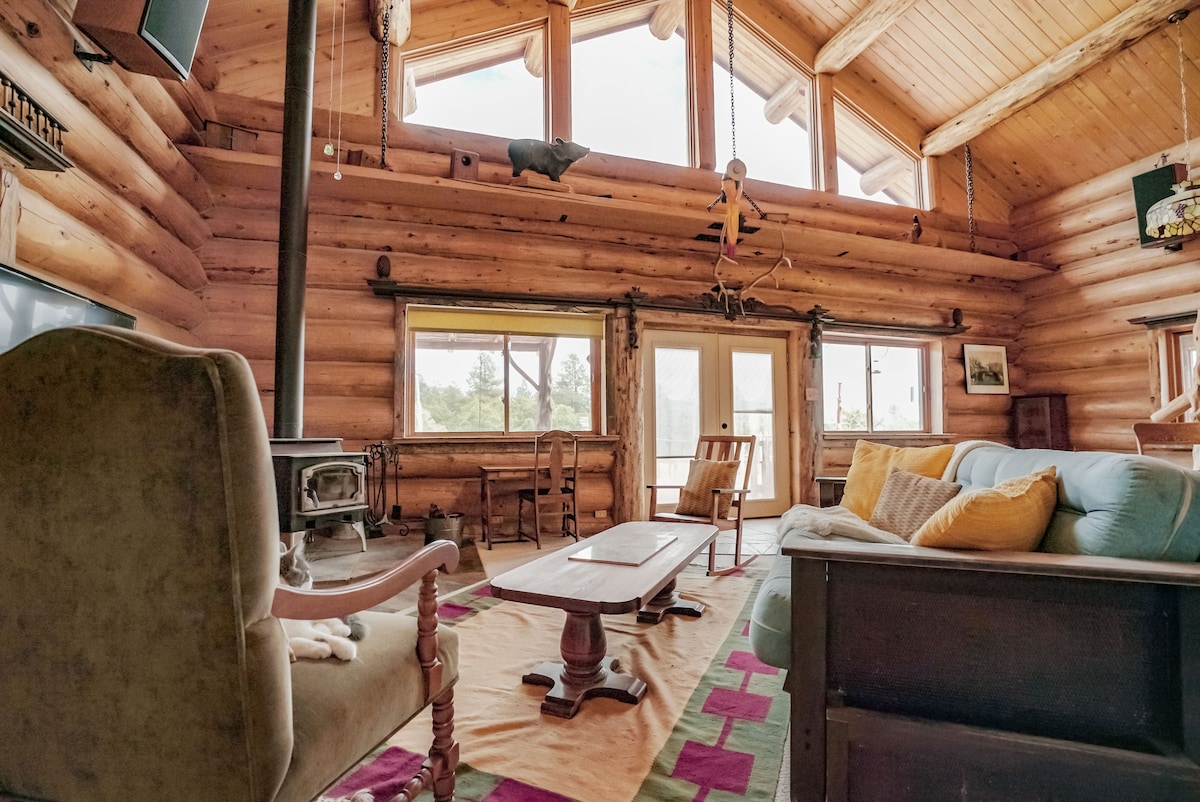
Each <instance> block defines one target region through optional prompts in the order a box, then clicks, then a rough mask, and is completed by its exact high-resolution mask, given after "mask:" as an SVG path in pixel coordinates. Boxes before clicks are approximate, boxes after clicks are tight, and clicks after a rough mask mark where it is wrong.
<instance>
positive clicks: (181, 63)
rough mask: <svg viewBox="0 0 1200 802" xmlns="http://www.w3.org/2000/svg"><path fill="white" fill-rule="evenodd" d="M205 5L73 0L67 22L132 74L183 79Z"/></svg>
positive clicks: (201, 1)
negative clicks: (72, 10)
mask: <svg viewBox="0 0 1200 802" xmlns="http://www.w3.org/2000/svg"><path fill="white" fill-rule="evenodd" d="M207 11H208V0H77V2H76V3H75V12H74V14H73V15H72V17H71V21H72V22H74V23H75V24H76V25H78V26H79V28H80V29H82V30H83V32H84V33H86V34H87V35H88V36H90V37H91V38H92V39H93V40H94V41H95V42H96V44H98V45H100V46H101V47H102V48H104V50H105V51H106V52H107V53H108V54H109V55H111V56H112V57H113V58H115V59H116V60H117V63H119V64H120V65H121V66H122V67H124V68H125V69H127V70H129V71H130V72H140V73H145V74H146V75H156V76H158V77H159V78H182V79H183V80H185V81H186V80H187V77H188V74H189V73H190V72H191V69H192V60H193V59H194V58H195V56H196V46H197V45H198V44H199V42H200V29H201V28H202V27H203V26H204V14H205V12H207Z"/></svg>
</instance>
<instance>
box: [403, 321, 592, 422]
mask: <svg viewBox="0 0 1200 802" xmlns="http://www.w3.org/2000/svg"><path fill="white" fill-rule="evenodd" d="M407 319H408V369H407V371H406V373H407V376H406V389H407V393H406V397H407V398H408V399H409V401H408V412H409V414H408V426H407V429H408V431H409V433H410V434H414V435H420V434H497V435H503V434H510V433H518V432H520V433H525V432H541V431H546V430H549V429H565V430H567V431H573V432H594V433H598V432H599V431H600V414H601V409H600V398H601V389H602V381H603V380H602V375H603V374H602V371H601V354H602V353H603V348H602V346H603V339H604V317H603V316H602V315H562V314H552V313H537V312H509V311H503V312H500V311H492V310H465V309H448V308H441V307H410V308H409V310H408V315H407Z"/></svg>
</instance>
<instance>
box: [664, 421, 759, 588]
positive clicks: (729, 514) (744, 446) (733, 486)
mask: <svg viewBox="0 0 1200 802" xmlns="http://www.w3.org/2000/svg"><path fill="white" fill-rule="evenodd" d="M755 439H756V438H755V437H754V435H748V436H745V437H737V436H733V435H701V436H700V439H699V440H698V441H697V443H696V456H695V459H694V460H693V463H692V464H693V470H692V473H691V474H690V475H689V480H691V479H693V478H694V477H695V476H696V473H695V467H694V466H695V462H696V460H706V461H715V462H731V461H736V462H737V463H738V468H737V470H736V472H734V474H733V482H731V483H730V486H728V487H713V488H711V492H712V507H711V509H708V510H707V511H706V512H705V513H704V514H698V513H697V514H692V513H687V514H682V513H679V512H675V511H670V512H667V511H662V512H660V511H659V510H658V491H659V490H666V489H674V490H680V491H681V492H682V491H684V490H686V489H687V488H688V485H660V484H654V485H647V488H648V489H649V490H650V520H651V521H675V522H677V523H703V524H711V525H713V526H715V527H717V529H718V530H720V531H722V532H725V531H730V530H732V531H733V532H734V551H733V565H731V566H729V567H726V568H721V569H718V568H717V541H716V540H714V541H713V542H712V545H711V546H709V548H708V574H709V576H717V575H721V574H728V573H732V572H733V571H736V570H738V569H739V568H742V567H744V566H747V565H749V564H750V563H751V562H753V561H754V558H755V557H757V556H758V555H757V554H752V555H750V557H748V558H747V559H745V560H743V559H742V522H743V508H742V502H743V501H744V500H745V498H746V496H747V495H748V494H749V493H750V466H751V465H752V464H753V459H754V444H755ZM726 500H727V501H728V506H727V507H726V505H725V504H724V503H723V502H724V501H726ZM723 507H726V509H727V510H728V511H726V510H723V509H722V508H723Z"/></svg>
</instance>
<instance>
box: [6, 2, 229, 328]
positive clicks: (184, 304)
mask: <svg viewBox="0 0 1200 802" xmlns="http://www.w3.org/2000/svg"><path fill="white" fill-rule="evenodd" d="M54 5H55V4H53V3H45V2H40V1H39V0H7V1H6V2H5V3H4V4H3V5H2V6H0V70H3V71H4V73H5V74H6V75H8V76H9V77H10V78H11V79H12V80H14V81H15V82H16V83H17V84H19V85H20V86H21V88H22V89H24V90H25V91H26V92H28V93H29V94H30V95H31V96H32V97H33V98H34V99H35V100H37V101H38V102H39V103H41V105H43V106H44V107H45V108H46V110H47V111H48V112H50V113H51V114H53V115H54V117H56V118H57V119H58V120H59V121H60V122H61V123H63V125H64V126H65V127H66V128H67V131H66V133H65V134H64V135H63V150H64V152H65V153H66V155H67V157H68V158H70V159H71V161H72V162H73V163H74V165H75V166H74V167H73V168H71V169H68V170H66V171H65V172H61V173H57V172H49V171H38V170H26V169H23V168H15V167H12V166H11V165H8V164H7V163H6V162H4V161H0V167H7V168H8V169H12V170H14V171H15V173H16V175H17V176H18V179H19V187H18V188H17V192H18V195H19V198H20V201H19V202H20V207H21V217H20V222H19V223H18V226H17V232H16V254H15V256H16V258H15V261H16V264H15V266H16V267H18V268H20V269H22V270H25V271H27V272H30V273H33V274H35V275H37V276H39V277H40V278H44V279H46V280H47V281H50V282H52V283H55V284H58V285H60V286H63V287H65V288H67V289H69V290H71V291H73V292H77V293H79V294H81V295H84V296H87V297H89V298H92V299H95V300H97V301H100V302H102V303H106V304H108V305H110V306H113V307H115V308H117V309H120V310H121V311H123V312H128V313H130V314H132V315H134V316H135V317H136V318H137V327H138V329H140V330H142V331H147V332H150V333H153V334H157V335H160V336H164V337H167V338H170V339H172V340H175V341H178V342H182V343H185V344H197V343H198V342H199V340H198V338H197V337H195V336H194V335H193V334H192V333H191V329H193V328H194V327H195V326H197V325H198V324H199V323H200V322H201V320H202V318H203V316H204V314H205V310H204V306H203V304H202V303H201V301H200V299H199V298H198V297H197V296H196V291H197V290H199V289H201V288H202V287H204V285H205V284H206V283H207V278H206V276H205V273H204V268H203V266H202V265H201V264H200V259H199V257H198V255H197V254H196V249H197V248H198V247H199V246H200V245H201V244H202V243H203V242H205V241H206V240H207V239H208V238H209V237H210V229H209V226H208V224H207V222H206V221H205V220H204V218H203V217H202V216H201V211H202V210H203V209H206V208H207V207H208V206H209V205H210V204H211V202H212V200H211V198H210V196H209V191H208V183H207V181H205V180H204V179H203V178H202V177H201V176H200V174H199V173H198V172H197V171H196V169H195V168H194V167H193V166H192V165H191V163H190V162H189V161H188V160H187V159H186V158H185V157H184V156H183V154H182V153H181V152H180V150H179V149H178V148H177V147H176V146H175V144H174V143H175V142H176V141H183V142H196V141H199V136H198V134H197V132H196V130H195V128H194V125H193V123H192V122H189V121H188V120H187V118H186V115H185V114H184V113H183V112H182V110H181V109H180V108H179V105H178V103H177V101H176V100H175V99H173V98H172V96H171V94H170V91H169V89H168V88H167V87H168V84H169V83H170V82H160V81H158V80H157V79H149V78H145V77H144V76H138V75H133V74H131V73H129V72H126V71H125V70H124V69H122V68H121V67H119V66H117V65H104V64H89V65H86V66H85V65H84V63H83V62H82V61H80V60H79V59H76V58H73V57H72V56H71V52H72V47H73V45H74V44H76V43H77V42H79V41H80V40H79V35H78V33H77V32H76V30H75V29H74V28H73V27H72V26H71V25H70V23H69V22H68V16H67V15H64V14H63V13H61V12H59V11H56V10H55V8H54ZM197 122H198V121H197ZM167 129H169V131H170V133H169V134H167V133H165V131H166V130H167Z"/></svg>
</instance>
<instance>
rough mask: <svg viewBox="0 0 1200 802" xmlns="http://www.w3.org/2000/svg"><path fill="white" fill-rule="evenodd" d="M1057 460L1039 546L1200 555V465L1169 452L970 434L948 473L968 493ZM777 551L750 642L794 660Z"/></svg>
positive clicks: (768, 655)
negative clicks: (1017, 442) (1048, 445)
mask: <svg viewBox="0 0 1200 802" xmlns="http://www.w3.org/2000/svg"><path fill="white" fill-rule="evenodd" d="M1051 465H1054V466H1055V467H1056V468H1057V469H1058V471H1057V473H1058V507H1057V509H1056V510H1055V511H1054V515H1053V517H1052V518H1051V519H1050V525H1049V527H1048V528H1047V529H1046V535H1045V537H1044V538H1043V539H1042V542H1041V545H1040V547H1039V549H1038V550H1039V551H1042V552H1050V553H1057V554H1082V555H1093V556H1105V557H1124V558H1129V559H1136V560H1166V561H1171V562H1195V561H1196V560H1197V559H1198V558H1200V472H1196V471H1189V470H1185V469H1182V468H1179V467H1177V466H1175V465H1173V464H1171V463H1169V462H1166V461H1164V460H1160V459H1156V458H1153V457H1144V456H1136V455H1132V454H1115V453H1109V452H1102V451H1055V450H1052V449H1016V448H1010V447H1008V446H1005V445H1001V444H999V443H984V442H982V441H970V442H967V443H960V444H959V445H958V450H957V451H956V454H955V458H952V459H951V461H950V467H949V469H948V470H949V471H950V473H949V475H947V476H945V477H944V478H947V479H951V480H952V481H955V482H958V483H960V484H962V486H963V489H962V491H961V492H964V493H965V492H967V491H968V490H972V489H976V488H981V487H992V486H995V485H996V484H999V483H1000V482H1003V481H1004V480H1006V479H1012V478H1015V477H1019V476H1026V475H1028V474H1031V473H1033V472H1034V471H1037V470H1041V469H1043V468H1046V467H1049V466H1051ZM811 542H812V541H811V539H809V538H806V537H805V536H804V535H803V534H800V533H797V532H780V545H781V549H782V548H786V547H787V545H788V544H789V543H797V544H799V543H807V544H811ZM774 559H775V564H774V566H773V567H772V569H771V571H770V573H769V574H768V576H767V577H766V579H765V580H764V581H763V585H762V587H761V589H760V590H759V592H758V596H757V598H756V600H755V604H754V610H753V613H752V615H751V618H750V642H751V644H752V645H753V647H754V651H755V654H756V655H757V656H758V658H759V659H760V660H762V661H764V662H766V663H769V664H770V665H773V666H776V667H778V668H787V667H788V654H789V648H790V635H791V620H792V610H791V560H790V559H789V558H787V557H784V556H782V554H781V555H779V556H777V557H775V558H774Z"/></svg>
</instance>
